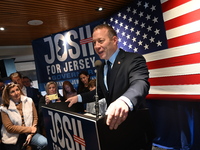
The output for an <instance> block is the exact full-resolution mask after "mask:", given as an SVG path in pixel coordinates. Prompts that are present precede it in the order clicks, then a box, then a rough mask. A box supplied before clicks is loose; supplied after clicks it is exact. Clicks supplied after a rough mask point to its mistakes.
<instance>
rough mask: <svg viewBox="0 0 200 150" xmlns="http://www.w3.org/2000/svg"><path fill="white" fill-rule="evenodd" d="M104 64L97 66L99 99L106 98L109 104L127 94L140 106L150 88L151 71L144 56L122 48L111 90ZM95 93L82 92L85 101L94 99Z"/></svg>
mask: <svg viewBox="0 0 200 150" xmlns="http://www.w3.org/2000/svg"><path fill="white" fill-rule="evenodd" d="M104 65H105V62H103V63H102V65H101V66H100V67H98V68H97V70H98V74H97V77H98V79H97V80H98V86H97V89H98V96H99V99H101V98H106V101H107V104H108V105H109V104H110V103H111V102H113V101H115V100H116V99H118V98H119V97H120V96H125V97H127V98H129V99H130V100H131V102H132V104H133V106H134V109H135V108H137V107H139V106H140V105H141V104H142V103H143V102H144V99H145V97H146V95H147V94H148V91H149V88H150V85H149V82H148V78H149V72H148V69H147V65H146V61H145V59H144V57H143V56H142V55H140V54H137V53H130V52H125V51H124V50H122V49H120V51H119V53H118V55H117V57H116V59H115V62H114V64H113V67H112V69H111V73H110V75H111V76H110V88H109V91H107V89H106V87H105V84H104V79H103V78H104V72H103V70H104ZM94 95H95V91H92V92H88V93H83V94H81V96H82V99H83V102H84V103H86V102H90V101H94V100H95V99H94Z"/></svg>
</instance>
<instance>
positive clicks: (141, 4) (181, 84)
mask: <svg viewBox="0 0 200 150" xmlns="http://www.w3.org/2000/svg"><path fill="white" fill-rule="evenodd" d="M105 23H107V24H109V25H111V26H113V27H114V29H115V30H116V31H117V34H118V37H119V46H120V48H122V49H124V50H125V51H129V52H137V53H140V54H142V55H143V56H144V57H145V59H146V61H147V66H148V68H149V72H150V79H149V82H150V84H151V87H150V91H149V93H150V94H149V95H148V96H147V98H149V99H168V100H194V101H198V100H200V53H199V52H200V1H199V0H161V1H159V0H138V1H137V0H135V1H134V3H132V4H130V5H129V6H127V7H126V8H124V9H122V10H120V11H119V12H117V13H116V14H114V15H112V16H110V17H109V18H108V19H106V20H105Z"/></svg>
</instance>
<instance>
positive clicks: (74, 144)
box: [43, 107, 100, 150]
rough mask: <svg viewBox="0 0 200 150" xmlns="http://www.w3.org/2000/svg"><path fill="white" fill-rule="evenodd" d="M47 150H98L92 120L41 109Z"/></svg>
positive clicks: (95, 130) (96, 136)
mask: <svg viewBox="0 0 200 150" xmlns="http://www.w3.org/2000/svg"><path fill="white" fill-rule="evenodd" d="M43 116H44V124H45V129H46V135H47V139H48V150H100V146H99V145H100V144H99V139H98V132H97V124H96V121H95V120H94V119H88V118H86V117H82V116H81V115H76V113H74V114H72V113H69V112H63V111H59V110H55V109H52V108H48V107H43Z"/></svg>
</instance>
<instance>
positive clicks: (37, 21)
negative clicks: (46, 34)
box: [28, 20, 43, 26]
mask: <svg viewBox="0 0 200 150" xmlns="http://www.w3.org/2000/svg"><path fill="white" fill-rule="evenodd" d="M28 24H29V25H33V26H38V25H41V24H43V21H41V20H30V21H28Z"/></svg>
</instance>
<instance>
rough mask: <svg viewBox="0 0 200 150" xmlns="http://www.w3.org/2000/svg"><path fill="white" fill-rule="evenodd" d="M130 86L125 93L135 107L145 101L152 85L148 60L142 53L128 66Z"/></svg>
mask: <svg viewBox="0 0 200 150" xmlns="http://www.w3.org/2000/svg"><path fill="white" fill-rule="evenodd" d="M128 76H129V88H128V89H127V90H126V92H125V93H124V94H123V96H125V97H127V98H128V99H130V100H131V102H132V104H133V106H134V108H137V107H139V105H140V104H141V103H142V102H143V101H144V99H145V97H146V95H147V94H148V91H149V88H150V85H149V82H148V78H149V72H148V69H147V65H146V61H145V59H144V57H143V56H142V55H139V54H138V55H137V56H136V57H135V59H133V60H132V61H131V63H130V64H129V66H128Z"/></svg>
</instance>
